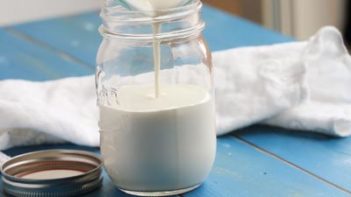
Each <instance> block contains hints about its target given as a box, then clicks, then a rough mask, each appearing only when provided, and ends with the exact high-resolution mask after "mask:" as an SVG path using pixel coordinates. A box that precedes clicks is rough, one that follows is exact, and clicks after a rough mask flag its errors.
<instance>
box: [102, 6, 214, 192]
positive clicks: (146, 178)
mask: <svg viewBox="0 0 351 197" xmlns="http://www.w3.org/2000/svg"><path fill="white" fill-rule="evenodd" d="M201 6H202V4H201V2H200V1H199V0H194V1H191V2H190V3H187V4H186V5H183V6H180V7H177V8H172V9H168V10H157V16H155V15H154V12H153V13H151V12H150V13H147V12H145V11H143V12H141V11H132V10H130V9H128V8H126V7H125V6H124V5H122V3H120V2H119V1H115V0H110V1H107V2H106V4H105V7H104V8H103V10H102V12H101V16H102V19H103V25H102V26H101V28H100V32H101V35H102V36H103V41H102V43H101V46H100V49H99V51H98V56H97V71H96V87H97V96H98V106H99V109H100V121H99V127H100V136H101V137H100V139H101V153H102V158H103V162H104V166H105V168H106V170H107V172H108V174H109V176H110V177H111V179H112V181H113V183H114V184H115V185H116V186H117V187H118V188H119V189H121V190H122V191H124V192H127V193H129V194H133V195H139V196H164V195H175V194H180V193H184V192H187V191H190V190H192V189H194V188H196V187H198V186H199V185H200V184H201V183H202V182H203V181H204V180H205V179H206V177H207V176H208V174H209V172H210V170H211V167H212V164H213V161H214V158H215V152H216V134H215V111H214V92H213V80H212V65H211V55H210V51H209V50H208V48H207V45H206V43H205V41H204V39H203V36H202V30H203V28H204V23H203V21H202V20H201V17H200V9H201Z"/></svg>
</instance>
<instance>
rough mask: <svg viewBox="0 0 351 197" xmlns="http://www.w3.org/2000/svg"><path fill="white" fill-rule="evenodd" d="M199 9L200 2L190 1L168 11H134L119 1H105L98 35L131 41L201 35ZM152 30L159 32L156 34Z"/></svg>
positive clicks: (201, 24) (202, 23)
mask: <svg viewBox="0 0 351 197" xmlns="http://www.w3.org/2000/svg"><path fill="white" fill-rule="evenodd" d="M201 7H202V3H201V1H200V0H193V1H191V2H189V3H188V4H186V5H183V6H180V7H177V8H172V9H167V10H155V11H135V10H130V9H128V8H126V6H124V5H122V4H121V3H120V2H119V1H115V0H107V1H106V3H105V6H104V8H103V9H102V11H101V14H100V15H101V18H102V21H103V23H102V25H101V27H100V32H101V34H102V35H103V36H104V37H114V38H123V39H133V40H150V39H155V38H158V39H160V40H165V39H178V38H186V37H190V36H194V35H198V34H200V33H201V32H202V30H203V28H204V22H203V21H202V20H201V16H200V10H201ZM155 27H159V28H158V30H159V31H157V32H155Z"/></svg>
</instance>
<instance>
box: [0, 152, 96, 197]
mask: <svg viewBox="0 0 351 197" xmlns="http://www.w3.org/2000/svg"><path fill="white" fill-rule="evenodd" d="M1 171H2V174H3V177H2V180H3V187H4V192H5V193H7V194H10V195H13V196H19V197H66V196H80V195H82V194H84V193H87V192H90V191H92V190H94V189H97V188H98V187H100V186H101V183H102V176H101V160H100V159H99V158H98V157H97V156H95V155H94V154H92V153H89V152H85V151H76V150H48V151H37V152H31V153H27V154H23V155H19V156H17V157H14V158H12V159H10V160H8V161H7V162H5V163H4V164H3V166H2V170H1Z"/></svg>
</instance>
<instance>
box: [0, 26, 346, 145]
mask: <svg viewBox="0 0 351 197" xmlns="http://www.w3.org/2000/svg"><path fill="white" fill-rule="evenodd" d="M213 63H214V67H215V70H214V72H215V90H216V107H217V133H218V134H225V133H228V132H231V131H234V130H235V129H238V128H242V127H245V126H248V125H251V124H254V123H257V122H262V123H266V124H271V125H278V126H282V127H286V128H293V129H299V130H311V131H315V132H322V133H325V134H330V135H336V136H348V135H350V134H351V116H350V114H351V104H350V103H351V94H349V92H348V90H349V87H350V85H351V60H350V56H349V55H348V53H347V51H346V49H345V47H344V44H343V41H342V38H341V35H340V32H339V31H338V30H336V29H335V28H332V27H325V28H323V29H322V30H320V31H319V32H318V33H317V34H316V35H315V36H313V37H312V38H311V39H310V40H308V41H306V42H293V43H287V44H278V45H271V46H261V47H247V48H237V49H231V50H226V51H220V52H215V53H214V54H213ZM97 122H98V108H97V107H96V95H95V84H94V77H93V76H87V77H75V78H65V79H60V80H55V81H47V82H30V81H23V80H4V81H1V82H0V150H1V149H6V148H9V147H12V146H18V145H29V144H40V143H44V142H45V143H58V142H62V141H69V142H73V143H77V144H82V145H89V146H98V145H99V132H98V125H97Z"/></svg>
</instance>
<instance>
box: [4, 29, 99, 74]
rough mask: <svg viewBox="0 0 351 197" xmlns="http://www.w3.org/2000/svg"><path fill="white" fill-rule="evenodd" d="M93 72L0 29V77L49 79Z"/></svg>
mask: <svg viewBox="0 0 351 197" xmlns="http://www.w3.org/2000/svg"><path fill="white" fill-rule="evenodd" d="M93 72H94V70H93V69H91V68H88V67H87V66H85V65H82V64H77V63H74V62H71V61H68V60H65V59H64V58H62V57H61V56H60V55H58V54H54V53H51V52H49V51H48V50H46V49H44V48H42V47H39V46H37V45H35V44H32V43H29V42H23V41H22V40H20V39H18V38H16V37H15V36H13V35H9V34H8V33H7V32H4V31H3V30H1V29H0V79H9V78H11V79H27V80H48V79H57V78H62V77H67V76H82V75H87V74H92V73H93Z"/></svg>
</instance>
